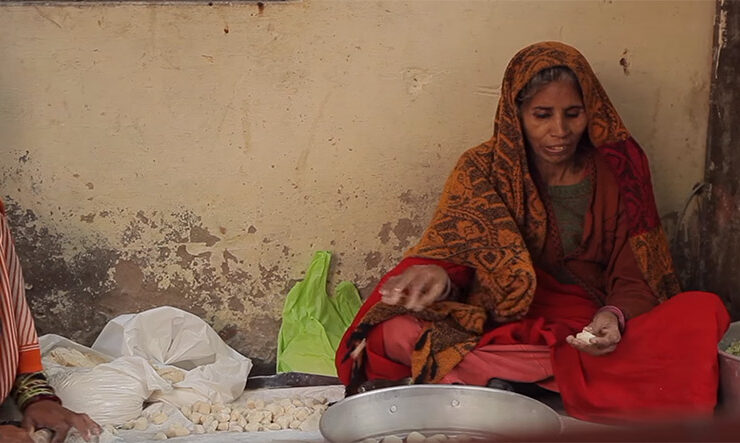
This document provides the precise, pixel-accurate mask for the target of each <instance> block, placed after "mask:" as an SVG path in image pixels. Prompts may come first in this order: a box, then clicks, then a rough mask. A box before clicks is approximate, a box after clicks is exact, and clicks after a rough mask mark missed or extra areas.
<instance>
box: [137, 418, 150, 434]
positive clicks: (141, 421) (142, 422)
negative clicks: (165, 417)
mask: <svg viewBox="0 0 740 443" xmlns="http://www.w3.org/2000/svg"><path fill="white" fill-rule="evenodd" d="M148 427H149V420H147V419H146V417H139V418H137V419H136V420H134V429H136V430H137V431H144V430H146V428H148Z"/></svg>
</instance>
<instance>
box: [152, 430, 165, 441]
mask: <svg viewBox="0 0 740 443" xmlns="http://www.w3.org/2000/svg"><path fill="white" fill-rule="evenodd" d="M152 440H167V434H165V433H164V432H157V433H156V434H154V437H152Z"/></svg>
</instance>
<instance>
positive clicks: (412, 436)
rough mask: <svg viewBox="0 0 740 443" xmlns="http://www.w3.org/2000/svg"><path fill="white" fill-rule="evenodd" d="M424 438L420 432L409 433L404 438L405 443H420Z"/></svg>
mask: <svg viewBox="0 0 740 443" xmlns="http://www.w3.org/2000/svg"><path fill="white" fill-rule="evenodd" d="M426 439H427V438H426V437H424V434H422V433H421V432H416V431H414V432H411V433H409V435H407V436H406V443H422V442H424V441H426Z"/></svg>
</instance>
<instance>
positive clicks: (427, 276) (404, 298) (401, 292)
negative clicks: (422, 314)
mask: <svg viewBox="0 0 740 443" xmlns="http://www.w3.org/2000/svg"><path fill="white" fill-rule="evenodd" d="M446 284H447V273H446V272H445V270H444V269H442V268H441V267H439V266H437V265H415V266H411V267H409V268H408V269H406V270H405V271H404V272H403V273H401V274H400V275H396V276H394V277H391V278H389V279H388V280H386V282H385V284H384V285H383V287H382V288H381V289H380V294H381V296H382V298H381V300H382V301H383V302H384V303H387V304H390V305H398V304H403V306H404V307H405V308H407V309H410V310H414V311H420V310H422V309H424V308H426V307H427V306H429V305H430V304H432V303H434V302H435V301H436V300H437V299H438V298H439V296H440V295H441V294H442V292H443V291H444V289H445V287H446Z"/></svg>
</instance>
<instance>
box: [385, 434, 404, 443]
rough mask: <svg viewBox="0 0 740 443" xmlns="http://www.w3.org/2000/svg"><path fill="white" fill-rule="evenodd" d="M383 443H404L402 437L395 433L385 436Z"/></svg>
mask: <svg viewBox="0 0 740 443" xmlns="http://www.w3.org/2000/svg"><path fill="white" fill-rule="evenodd" d="M381 443H403V439H402V438H401V437H396V436H395V435H389V436H388V437H385V438H384V439H383V440H382V441H381Z"/></svg>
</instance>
